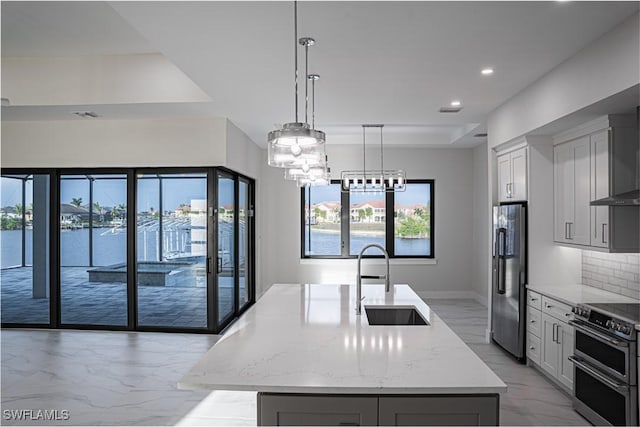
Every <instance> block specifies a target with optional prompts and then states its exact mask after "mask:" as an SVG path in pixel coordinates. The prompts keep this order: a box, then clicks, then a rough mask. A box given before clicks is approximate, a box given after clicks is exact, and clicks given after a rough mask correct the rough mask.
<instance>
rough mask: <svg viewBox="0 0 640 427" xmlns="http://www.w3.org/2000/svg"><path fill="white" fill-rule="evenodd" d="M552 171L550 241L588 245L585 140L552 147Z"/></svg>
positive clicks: (587, 147) (581, 139)
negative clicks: (552, 220)
mask: <svg viewBox="0 0 640 427" xmlns="http://www.w3.org/2000/svg"><path fill="white" fill-rule="evenodd" d="M553 159H554V164H553V171H554V185H555V191H554V205H555V206H554V224H555V227H554V239H555V241H556V242H562V243H570V244H575V245H588V244H589V242H590V240H589V225H590V216H589V197H590V193H589V174H590V172H589V137H582V138H578V139H575V140H573V141H570V142H565V143H563V144H560V145H556V146H555V147H554V151H553Z"/></svg>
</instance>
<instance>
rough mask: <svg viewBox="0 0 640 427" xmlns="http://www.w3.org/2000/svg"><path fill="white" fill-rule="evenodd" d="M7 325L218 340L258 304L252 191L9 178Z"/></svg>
mask: <svg viewBox="0 0 640 427" xmlns="http://www.w3.org/2000/svg"><path fill="white" fill-rule="evenodd" d="M0 184H1V188H0V205H1V206H0V208H1V210H0V219H1V224H0V243H1V244H2V248H1V249H2V251H1V255H2V256H1V257H0V281H1V282H2V286H0V291H1V295H0V301H1V302H2V307H1V310H0V314H1V322H2V325H10V326H12V327H21V326H39V327H64V328H79V329H115V330H151V331H181V332H190V331H192V332H211V333H218V332H220V331H221V330H222V329H223V328H224V327H226V326H227V325H228V324H229V323H230V322H231V321H233V319H235V318H236V317H237V316H238V315H239V314H241V313H242V311H243V310H245V309H246V308H247V307H248V306H249V305H250V304H251V303H252V302H253V301H254V300H255V297H254V294H255V291H254V286H255V285H254V269H253V268H254V267H253V266H254V265H255V264H254V259H253V258H254V252H253V251H254V249H253V248H254V226H253V219H254V218H253V216H254V214H253V209H254V208H253V203H254V202H253V200H254V190H253V188H254V182H253V180H251V179H249V178H247V177H244V176H242V175H240V174H238V173H235V172H233V171H231V170H228V169H225V168H213V167H211V168H204V167H203V168H163V169H151V168H140V169H133V168H129V169H115V168H114V169H106V168H105V169H99V168H98V169H96V168H94V169H3V173H2V178H1V182H0Z"/></svg>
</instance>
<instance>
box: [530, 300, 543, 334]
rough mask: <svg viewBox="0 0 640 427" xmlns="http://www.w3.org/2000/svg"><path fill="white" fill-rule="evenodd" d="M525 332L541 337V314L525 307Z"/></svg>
mask: <svg viewBox="0 0 640 427" xmlns="http://www.w3.org/2000/svg"><path fill="white" fill-rule="evenodd" d="M527 331H529V332H531V333H532V334H533V335H535V336H537V337H538V338H540V337H542V313H541V312H540V310H536V309H535V308H533V307H531V306H528V307H527Z"/></svg>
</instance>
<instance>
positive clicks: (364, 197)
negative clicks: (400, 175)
mask: <svg viewBox="0 0 640 427" xmlns="http://www.w3.org/2000/svg"><path fill="white" fill-rule="evenodd" d="M433 194H434V181H433V180H409V181H408V183H407V189H406V191H404V192H397V193H394V192H387V193H379V194H376V193H371V194H369V193H343V192H342V191H341V186H340V183H339V181H333V182H332V183H331V184H330V185H328V186H326V187H306V188H303V189H302V218H303V221H302V248H303V250H302V257H303V258H353V257H356V256H357V255H358V254H359V253H360V251H361V250H362V248H364V247H365V246H366V245H368V244H371V243H377V244H379V245H381V246H382V247H384V248H386V250H387V252H388V253H389V256H391V257H395V258H416V257H417V258H433V256H434V243H433V235H434V228H433V225H434V222H433ZM391 210H393V214H392V215H387V212H388V211H391ZM365 255H373V256H378V255H379V254H378V253H377V252H376V251H375V249H373V250H371V249H370V250H368V251H367V252H366V253H365Z"/></svg>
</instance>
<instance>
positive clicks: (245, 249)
mask: <svg viewBox="0 0 640 427" xmlns="http://www.w3.org/2000/svg"><path fill="white" fill-rule="evenodd" d="M252 192H253V186H252V184H251V182H250V181H249V180H247V179H244V178H240V179H239V189H238V227H237V230H238V308H239V309H240V310H242V308H244V307H245V306H246V305H247V304H248V303H249V302H250V300H251V299H250V297H251V295H250V286H249V285H250V284H251V281H252V280H251V277H252V275H253V258H252V256H251V254H252V244H253V241H252V239H251V236H252V235H253V202H252V196H253V194H252Z"/></svg>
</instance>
